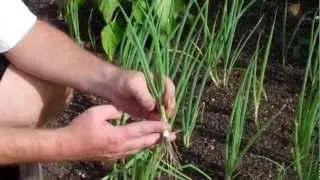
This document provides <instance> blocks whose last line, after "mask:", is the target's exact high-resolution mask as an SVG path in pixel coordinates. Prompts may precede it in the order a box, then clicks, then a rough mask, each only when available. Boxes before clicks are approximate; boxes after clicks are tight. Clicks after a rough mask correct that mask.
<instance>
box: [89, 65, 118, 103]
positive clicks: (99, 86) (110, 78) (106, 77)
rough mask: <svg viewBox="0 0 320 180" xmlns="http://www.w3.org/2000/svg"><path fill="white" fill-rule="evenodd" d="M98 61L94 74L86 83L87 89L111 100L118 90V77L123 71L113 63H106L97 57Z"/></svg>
mask: <svg viewBox="0 0 320 180" xmlns="http://www.w3.org/2000/svg"><path fill="white" fill-rule="evenodd" d="M99 61H100V64H99V65H98V68H97V69H98V71H97V72H95V75H94V76H91V80H90V82H89V83H88V84H89V87H88V91H89V92H91V93H94V94H95V95H98V96H102V97H105V98H107V99H109V100H113V98H114V97H115V94H116V92H117V91H118V90H117V89H118V84H119V79H120V77H121V76H122V73H123V71H122V70H121V68H119V67H117V66H115V65H113V64H110V63H106V62H104V61H103V60H101V59H99Z"/></svg>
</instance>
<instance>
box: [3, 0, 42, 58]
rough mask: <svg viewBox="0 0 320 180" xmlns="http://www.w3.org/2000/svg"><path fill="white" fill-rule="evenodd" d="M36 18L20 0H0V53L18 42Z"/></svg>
mask: <svg viewBox="0 0 320 180" xmlns="http://www.w3.org/2000/svg"><path fill="white" fill-rule="evenodd" d="M36 20H37V17H36V16H35V15H34V14H33V13H32V12H31V11H30V10H29V9H28V7H27V6H26V5H25V4H24V3H23V2H22V0H0V53H3V52H6V51H8V50H10V49H11V48H13V47H14V46H15V45H16V44H18V42H19V41H21V39H22V38H23V37H24V36H25V35H26V34H27V33H28V32H29V31H30V30H31V28H32V27H33V26H34V24H35V22H36Z"/></svg>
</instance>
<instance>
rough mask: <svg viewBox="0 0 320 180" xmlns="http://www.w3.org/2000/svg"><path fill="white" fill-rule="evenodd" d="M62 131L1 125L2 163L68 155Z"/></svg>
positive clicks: (51, 158)
mask: <svg viewBox="0 0 320 180" xmlns="http://www.w3.org/2000/svg"><path fill="white" fill-rule="evenodd" d="M61 131H63V130H62V129H56V130H45V129H43V130H40V129H37V130H35V129H27V128H24V129H19V128H10V127H0V165H1V164H9V163H10V164H11V163H22V162H39V161H47V160H48V161H50V160H61V159H60V158H62V157H66V155H67V154H65V153H66V152H67V151H65V150H63V149H65V147H64V145H65V144H64V143H63V142H64V139H65V137H64V136H65V135H66V134H65V133H60V132H61Z"/></svg>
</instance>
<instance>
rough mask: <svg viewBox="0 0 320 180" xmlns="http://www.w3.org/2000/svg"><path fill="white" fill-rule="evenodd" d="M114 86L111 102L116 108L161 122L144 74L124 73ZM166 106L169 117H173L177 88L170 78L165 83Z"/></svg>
mask: <svg viewBox="0 0 320 180" xmlns="http://www.w3.org/2000/svg"><path fill="white" fill-rule="evenodd" d="M114 84H115V87H114V90H113V94H112V96H111V100H112V102H113V103H114V104H115V106H117V107H118V108H119V109H121V110H123V111H125V112H128V113H130V114H132V115H134V116H136V117H141V118H146V119H149V118H152V119H158V120H159V112H157V109H156V108H155V101H154V98H153V97H152V96H151V94H150V92H149V89H148V86H147V81H146V79H145V76H144V74H143V73H142V72H138V71H123V72H122V73H121V75H120V76H119V78H118V79H117V82H115V83H114ZM164 104H165V107H166V111H167V115H168V116H172V115H173V113H174V108H175V87H174V84H173V82H172V81H171V80H170V79H169V78H166V82H165V96H164Z"/></svg>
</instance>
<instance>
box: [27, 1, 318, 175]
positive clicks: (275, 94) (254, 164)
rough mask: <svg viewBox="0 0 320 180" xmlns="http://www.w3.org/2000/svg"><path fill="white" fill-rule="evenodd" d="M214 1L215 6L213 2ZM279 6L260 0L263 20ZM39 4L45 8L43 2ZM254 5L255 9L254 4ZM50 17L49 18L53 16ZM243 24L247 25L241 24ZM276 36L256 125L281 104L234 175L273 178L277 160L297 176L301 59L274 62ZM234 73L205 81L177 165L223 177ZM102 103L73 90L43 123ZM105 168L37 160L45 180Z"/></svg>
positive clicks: (64, 120)
mask: <svg viewBox="0 0 320 180" xmlns="http://www.w3.org/2000/svg"><path fill="white" fill-rule="evenodd" d="M26 1H27V2H28V3H29V4H32V1H35V2H37V1H41V0H26ZM215 2H216V1H215ZM217 2H220V1H217ZM308 2H309V1H308ZM216 4H217V5H219V3H216ZM314 4H316V3H313V4H312V3H307V2H306V3H305V4H304V5H305V6H303V8H304V9H312V8H313V7H314ZM280 5H281V6H282V5H283V1H266V4H265V7H264V8H262V10H263V11H265V12H266V13H267V14H269V15H268V18H267V19H269V21H270V22H271V21H272V17H273V16H272V14H273V12H274V11H273V10H274V9H275V8H276V7H280ZM44 7H45V8H47V6H44ZM45 8H43V9H45ZM256 9H257V11H260V8H256ZM304 9H303V10H304ZM282 10H283V9H281V8H280V9H279V12H283V11H282ZM35 11H36V12H38V13H40V14H41V15H45V16H46V17H47V19H49V20H50V19H51V16H47V15H46V14H45V13H44V12H42V11H39V10H37V9H36V10H35ZM53 13H54V11H53ZM257 13H260V12H256V11H253V12H251V13H249V14H248V16H247V17H246V18H247V19H249V21H250V22H256V21H255V20H252V19H254V18H256V17H258V16H257ZM53 19H54V20H55V18H53ZM280 19H281V18H280ZM296 21H297V19H294V18H292V23H293V24H294V22H296ZM57 22H58V25H59V24H60V23H61V22H60V21H57ZM281 23H282V22H281V21H279V22H277V27H276V32H275V35H276V37H282V34H281V32H282V31H281ZM56 24H57V23H56ZM269 25H270V24H269ZM243 26H244V27H245V26H248V25H247V24H246V23H244V25H243ZM244 29H245V28H244ZM279 39H281V38H276V40H275V43H276V45H275V47H274V50H273V54H272V56H271V61H270V64H269V66H268V70H267V77H266V85H265V90H266V93H267V100H265V101H264V102H263V103H262V105H261V108H260V113H259V121H260V123H261V124H264V123H266V122H267V121H268V119H269V118H270V117H272V116H273V115H275V114H276V113H277V112H278V111H279V110H280V109H281V107H282V106H283V105H286V108H285V109H284V110H283V111H282V112H281V114H280V115H279V116H278V117H277V118H276V119H275V120H274V121H273V122H272V124H271V126H270V127H268V129H267V130H266V131H265V132H264V133H263V134H262V136H261V137H260V138H259V139H258V140H257V142H256V143H255V144H254V145H253V146H252V147H251V148H250V149H249V152H248V153H247V154H246V155H245V157H244V158H243V160H242V162H241V165H240V168H239V169H238V173H237V175H236V178H235V179H257V180H263V179H276V176H277V168H278V167H277V166H276V165H275V164H274V163H272V162H271V161H270V160H273V161H276V162H278V163H280V164H282V163H284V165H285V167H286V168H287V172H286V179H297V178H296V176H295V174H294V172H293V170H292V168H291V167H290V165H291V163H292V159H291V157H292V125H293V119H294V114H295V105H296V100H297V94H298V93H299V90H300V87H301V82H302V77H303V68H302V66H301V64H302V63H295V62H294V61H293V60H291V59H290V57H289V62H290V64H291V65H290V64H289V65H287V66H286V67H285V68H283V67H282V66H281V65H279V64H280V61H281V52H280V51H281V50H280V49H281V43H282V42H281V40H279ZM251 49H252V48H251ZM247 51H248V54H251V53H250V47H249V49H248V50H247ZM245 58H246V57H244V59H245ZM302 62H303V61H302ZM240 74H241V73H240V71H235V72H234V73H233V74H232V76H231V79H230V82H229V84H228V85H227V87H219V88H217V87H215V86H211V85H208V86H207V89H206V92H205V95H204V98H203V103H204V105H205V106H204V111H203V113H202V114H201V117H200V120H199V121H198V124H197V127H196V129H195V131H194V134H193V139H192V145H191V147H190V148H183V146H182V145H181V140H179V139H178V143H177V144H178V146H179V151H180V153H181V154H182V161H183V163H185V164H188V163H191V164H194V165H196V166H197V167H199V168H201V169H202V170H203V171H204V172H206V173H208V174H209V175H210V176H211V177H212V178H213V179H223V177H224V148H225V143H226V142H225V141H226V133H227V126H228V121H229V115H230V113H231V111H232V106H233V105H232V103H233V99H234V95H235V93H236V91H237V88H238V86H239V82H240V76H241V75H240ZM102 103H108V101H106V100H104V99H103V98H99V97H95V96H93V95H89V94H85V93H81V92H76V93H75V97H74V100H73V101H72V103H71V104H70V105H69V107H68V108H67V109H66V110H65V111H64V112H63V113H62V114H61V116H60V117H59V118H58V119H57V121H54V122H50V123H49V124H47V126H48V127H61V126H65V125H67V124H68V123H69V122H70V120H71V119H72V118H74V117H75V116H76V115H78V114H79V113H81V112H82V111H84V110H85V109H87V108H88V107H91V106H94V105H97V104H102ZM250 109H252V108H251V107H249V110H250ZM250 111H252V110H250ZM248 114H252V113H248ZM246 122H247V123H246V129H245V137H244V138H243V142H244V143H245V142H247V141H248V140H249V139H250V137H251V136H252V135H253V134H254V133H255V132H256V127H255V126H254V123H253V118H252V117H250V116H248V118H247V121H246ZM268 159H269V160H268ZM109 167H110V164H106V163H103V162H88V161H78V162H63V163H47V164H43V169H44V174H45V179H99V178H101V177H103V176H104V175H106V173H107V172H108V169H109ZM187 173H188V174H189V175H190V176H191V177H193V179H204V178H203V177H202V176H200V175H199V174H197V173H196V172H193V171H191V170H187Z"/></svg>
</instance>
